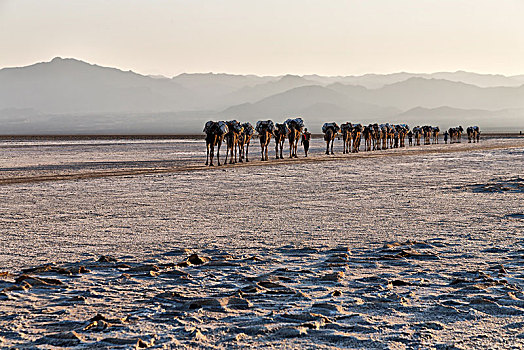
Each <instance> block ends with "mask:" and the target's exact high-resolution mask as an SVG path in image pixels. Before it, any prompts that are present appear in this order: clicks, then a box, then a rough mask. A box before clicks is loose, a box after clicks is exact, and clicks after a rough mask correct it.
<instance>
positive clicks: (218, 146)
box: [209, 143, 220, 166]
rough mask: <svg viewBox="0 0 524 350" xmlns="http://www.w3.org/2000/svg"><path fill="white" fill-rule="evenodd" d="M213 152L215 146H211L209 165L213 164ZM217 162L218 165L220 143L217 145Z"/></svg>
mask: <svg viewBox="0 0 524 350" xmlns="http://www.w3.org/2000/svg"><path fill="white" fill-rule="evenodd" d="M214 153H215V146H213V145H212V146H211V154H210V155H211V163H210V164H209V165H211V166H213V154H214ZM217 163H218V166H220V143H219V144H218V145H217Z"/></svg>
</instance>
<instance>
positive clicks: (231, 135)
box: [225, 120, 244, 164]
mask: <svg viewBox="0 0 524 350" xmlns="http://www.w3.org/2000/svg"><path fill="white" fill-rule="evenodd" d="M226 124H227V127H228V128H229V132H228V133H227V134H226V137H225V139H226V145H227V150H226V160H225V163H227V157H228V155H230V157H229V164H234V163H236V162H237V144H238V138H239V136H240V134H241V133H242V131H243V130H244V129H243V128H242V125H240V123H239V122H238V121H236V120H230V121H228V122H226ZM233 155H234V159H233Z"/></svg>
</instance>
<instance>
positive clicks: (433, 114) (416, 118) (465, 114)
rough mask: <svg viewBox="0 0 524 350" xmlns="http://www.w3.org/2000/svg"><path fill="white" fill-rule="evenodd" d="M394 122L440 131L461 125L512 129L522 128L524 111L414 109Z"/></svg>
mask: <svg viewBox="0 0 524 350" xmlns="http://www.w3.org/2000/svg"><path fill="white" fill-rule="evenodd" d="M392 120H393V121H394V122H400V121H404V122H406V123H408V124H409V125H411V126H414V125H424V124H432V123H431V121H438V123H435V122H433V125H437V124H438V125H439V126H440V127H441V128H442V129H447V128H449V127H452V126H458V125H459V124H461V125H482V126H484V129H485V130H489V129H501V128H504V129H507V130H509V129H514V130H516V131H517V130H520V129H521V128H523V127H524V123H523V120H524V109H504V110H498V111H487V110H481V109H460V108H452V107H448V106H442V107H437V108H423V107H416V108H412V109H410V110H408V111H405V112H403V113H401V114H399V115H398V116H396V117H394V118H392Z"/></svg>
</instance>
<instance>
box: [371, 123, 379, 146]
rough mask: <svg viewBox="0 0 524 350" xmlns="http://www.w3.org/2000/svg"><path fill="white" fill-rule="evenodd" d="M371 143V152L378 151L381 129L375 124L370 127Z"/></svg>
mask: <svg viewBox="0 0 524 350" xmlns="http://www.w3.org/2000/svg"><path fill="white" fill-rule="evenodd" d="M371 130H372V133H371V137H372V140H371V141H372V143H373V150H380V140H381V139H382V129H381V128H380V127H379V126H378V124H377V123H375V124H373V125H372V128H371Z"/></svg>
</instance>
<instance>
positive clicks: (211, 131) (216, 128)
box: [204, 120, 229, 166]
mask: <svg viewBox="0 0 524 350" xmlns="http://www.w3.org/2000/svg"><path fill="white" fill-rule="evenodd" d="M204 132H205V133H206V148H207V155H206V165H210V166H213V155H214V153H215V146H217V161H218V165H219V166H220V146H221V145H222V141H224V137H225V135H226V134H227V133H228V132H229V129H228V127H227V125H226V123H224V122H214V121H211V120H210V121H208V122H207V123H206V125H205V126H204Z"/></svg>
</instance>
